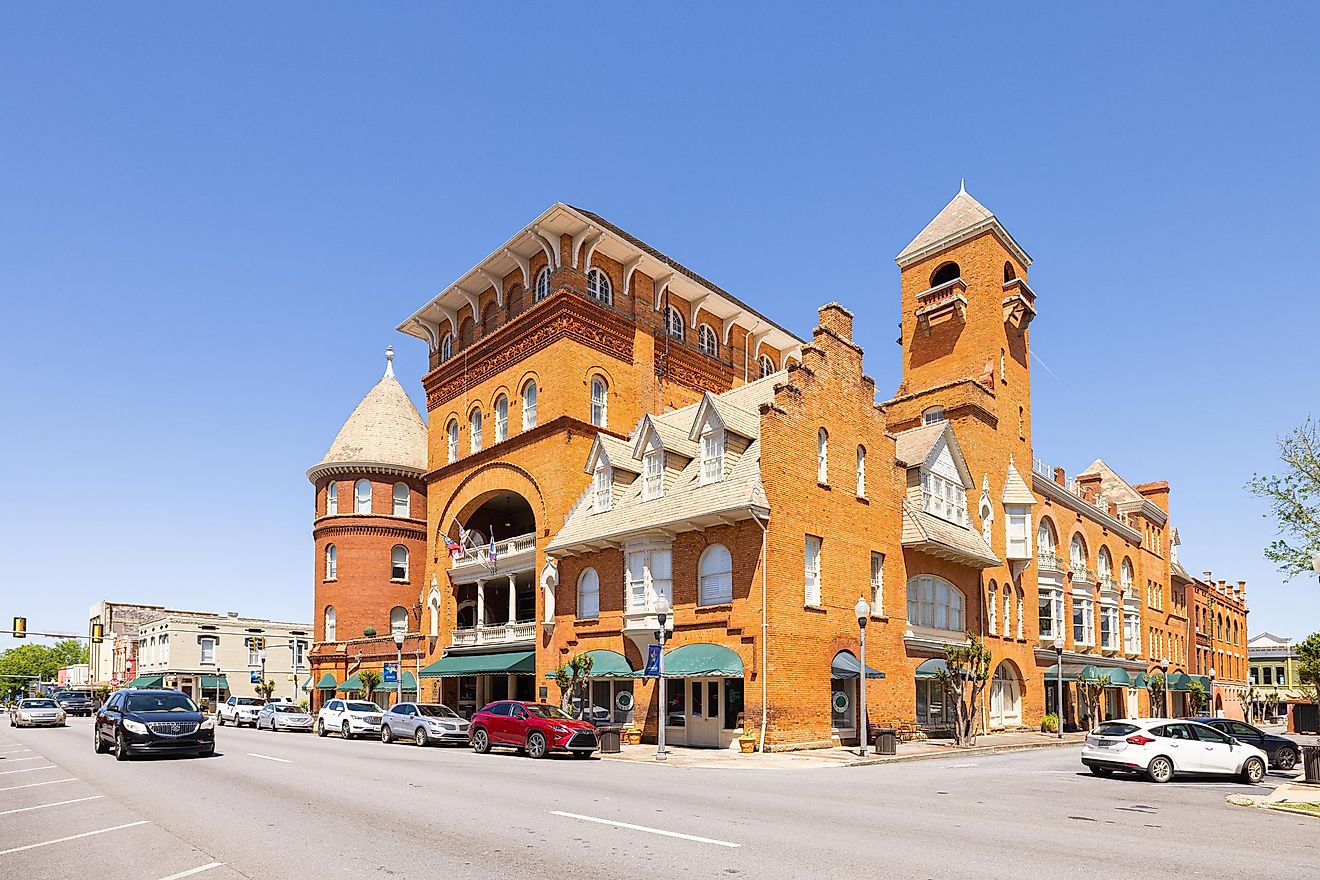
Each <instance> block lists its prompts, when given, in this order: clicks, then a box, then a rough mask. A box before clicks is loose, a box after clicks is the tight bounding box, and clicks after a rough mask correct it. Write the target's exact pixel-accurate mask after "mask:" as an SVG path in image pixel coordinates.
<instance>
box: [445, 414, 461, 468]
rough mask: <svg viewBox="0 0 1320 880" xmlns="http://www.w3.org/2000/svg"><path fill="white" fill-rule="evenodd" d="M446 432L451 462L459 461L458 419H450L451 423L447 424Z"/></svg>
mask: <svg viewBox="0 0 1320 880" xmlns="http://www.w3.org/2000/svg"><path fill="white" fill-rule="evenodd" d="M445 434H446V436H447V437H448V439H449V463H450V464H453V463H454V462H456V461H458V421H457V420H456V419H450V420H449V424H448V425H446V426H445Z"/></svg>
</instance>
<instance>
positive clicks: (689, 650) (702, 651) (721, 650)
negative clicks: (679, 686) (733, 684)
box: [665, 642, 743, 678]
mask: <svg viewBox="0 0 1320 880" xmlns="http://www.w3.org/2000/svg"><path fill="white" fill-rule="evenodd" d="M742 674H743V664H742V659H741V658H740V657H739V656H738V655H737V654H735V653H734V652H733V651H731V650H729V649H728V648H726V647H724V646H723V645H711V644H707V643H704V642H703V643H700V644H696V645H684V646H683V647H681V648H675V649H674V650H672V651H666V652H665V678H704V677H707V676H716V675H718V676H723V677H725V678H742Z"/></svg>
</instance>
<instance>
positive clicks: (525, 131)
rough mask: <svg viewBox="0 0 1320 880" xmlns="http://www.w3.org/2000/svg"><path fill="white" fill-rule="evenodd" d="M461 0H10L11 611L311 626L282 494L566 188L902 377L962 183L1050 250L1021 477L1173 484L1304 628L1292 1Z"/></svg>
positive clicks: (299, 547)
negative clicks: (424, 2) (876, 4)
mask: <svg viewBox="0 0 1320 880" xmlns="http://www.w3.org/2000/svg"><path fill="white" fill-rule="evenodd" d="M486 5H487V4H455V5H453V6H451V7H448V8H433V7H431V6H429V5H428V6H416V7H414V6H409V5H406V4H391V5H389V6H388V7H387V8H385V7H354V6H351V5H349V4H333V3H331V4H314V5H307V6H301V7H299V6H296V5H295V4H291V3H290V4H279V5H278V6H277V7H269V6H268V5H266V4H237V3H236V4H224V5H223V7H214V8H211V9H202V8H201V7H199V6H196V5H192V6H177V5H176V6H164V5H157V6H155V7H150V6H148V5H145V4H136V5H130V6H123V5H120V6H117V7H114V8H113V9H111V8H107V7H101V6H95V5H87V4H67V5H65V4H35V5H24V6H20V5H18V4H8V5H6V6H5V7H4V8H3V11H0V82H3V83H4V86H3V88H0V169H2V170H0V302H2V303H3V318H2V319H0V334H3V336H2V338H0V342H2V344H0V371H2V373H0V374H2V376H3V378H2V379H0V413H3V420H2V421H0V426H2V429H0V461H3V463H4V467H3V474H4V485H5V487H6V498H7V502H6V503H5V504H4V505H3V506H2V507H0V510H2V511H3V512H0V554H2V556H3V562H2V563H0V617H2V618H3V619H4V622H5V624H6V626H7V624H8V618H9V617H10V616H11V615H12V614H14V613H25V614H26V615H27V617H28V621H29V626H30V627H31V628H34V629H37V628H42V627H52V628H68V629H77V630H80V629H81V628H82V627H83V626H84V625H85V620H86V617H85V610H86V608H87V606H88V605H89V604H90V603H91V602H93V601H94V600H96V599H97V598H100V597H110V598H114V599H120V600H146V601H154V602H162V603H169V604H172V605H175V606H182V607H189V608H201V609H211V610H216V611H225V610H228V609H233V610H239V611H242V612H245V613H248V614H256V615H270V616H275V617H281V618H300V619H307V618H309V617H310V615H311V607H310V606H311V588H312V574H311V572H312V542H311V537H310V524H311V515H312V492H311V489H310V487H309V485H308V483H307V481H306V478H305V477H304V471H305V469H306V468H307V467H308V466H310V465H312V464H313V463H315V462H316V461H317V460H319V458H320V456H321V455H322V454H323V453H324V451H325V448H326V446H327V445H328V444H329V442H330V440H331V439H332V437H333V436H334V434H335V432H336V431H337V430H338V428H339V426H340V424H341V422H342V421H343V419H344V418H345V417H346V416H347V415H348V413H349V411H350V410H351V409H352V407H353V406H354V405H355V404H356V403H357V401H358V399H359V398H360V397H361V396H362V395H363V394H364V393H365V392H366V391H367V389H368V388H369V387H370V386H371V385H372V383H374V382H375V381H376V379H377V378H378V376H379V374H380V372H381V369H382V367H383V360H382V351H383V349H384V348H385V346H386V345H387V344H389V343H393V344H394V345H395V346H396V348H398V350H399V360H398V361H397V364H396V366H397V368H398V372H399V374H400V375H401V377H402V378H403V380H404V382H405V383H407V385H408V387H409V388H410V390H412V391H413V393H414V396H415V397H419V398H420V383H419V381H418V380H419V377H420V375H421V373H422V370H423V367H424V357H425V351H424V346H423V345H422V343H420V342H417V341H415V340H412V339H411V338H409V337H403V336H400V335H398V334H397V333H395V332H394V330H393V327H394V326H395V324H396V323H398V322H399V321H400V320H401V319H402V318H404V317H406V316H407V315H408V314H410V313H411V312H412V311H413V310H414V309H415V308H416V307H418V306H419V305H420V304H421V303H423V302H424V301H425V300H426V299H427V298H428V297H429V296H431V295H432V294H433V293H434V292H435V291H436V290H438V289H439V288H440V287H441V286H443V285H445V284H447V283H449V282H451V281H452V280H453V279H454V278H455V277H456V276H457V275H458V274H459V273H460V272H461V271H462V270H464V269H466V268H468V267H469V266H471V265H472V264H473V263H475V262H476V261H477V260H478V259H480V258H481V257H482V256H484V255H485V254H487V253H488V252H489V251H490V250H491V249H492V248H493V247H495V246H496V245H498V244H499V243H501V242H503V241H504V240H505V239H506V237H507V236H509V235H510V234H511V233H513V232H515V231H516V230H517V229H519V228H520V227H521V226H522V225H523V224H524V223H526V222H527V221H529V220H530V219H531V218H533V217H535V216H536V215H537V214H538V213H539V212H540V211H542V210H543V209H544V208H546V207H547V206H548V205H549V204H551V203H552V202H554V201H556V200H562V201H566V202H570V203H572V204H577V205H582V206H585V207H589V208H591V209H592V210H595V211H597V212H600V213H602V214H604V215H605V216H607V217H609V218H611V219H612V220H614V221H615V222H617V223H618V224H620V225H622V226H623V227H624V228H626V229H628V230H629V231H631V232H633V233H635V234H636V235H638V236H640V237H642V238H643V239H645V240H647V241H648V242H651V243H653V244H654V245H655V246H657V247H659V248H661V249H662V250H664V251H666V252H667V253H669V254H671V255H673V256H675V257H676V258H678V259H680V260H682V261H683V262H685V263H687V264H689V265H691V266H692V267H694V268H695V269H697V270H698V271H700V272H701V273H703V274H704V275H706V276H707V277H709V278H711V279H713V280H715V281H716V282H717V283H719V284H721V285H722V286H724V287H726V288H727V289H729V290H730V291H733V292H735V293H736V294H737V295H739V296H741V297H742V298H744V299H746V300H748V301H750V302H752V303H755V304H756V305H757V306H758V307H759V308H761V309H762V310H764V311H765V312H767V313H769V314H771V315H773V316H775V317H777V318H778V319H780V320H781V321H782V322H783V323H784V324H786V325H787V326H788V327H790V328H792V329H794V330H795V331H797V332H799V333H802V334H806V333H808V332H809V331H810V328H811V327H812V325H813V323H814V313H815V308H816V306H817V305H818V304H820V303H822V302H825V301H828V300H832V299H837V300H840V301H841V302H844V303H846V304H847V305H849V306H850V307H852V308H853V309H854V310H855V312H856V314H857V318H858V323H859V330H858V335H859V338H860V341H861V343H862V344H863V345H864V346H865V347H866V349H867V360H868V366H869V369H870V371H871V372H872V373H873V374H874V375H875V377H876V379H877V381H878V383H879V387H880V388H881V389H882V390H884V391H885V392H886V393H887V392H888V391H891V390H892V389H893V388H894V387H895V386H896V384H897V376H898V367H899V361H898V349H897V347H896V346H895V345H894V337H895V333H894V328H895V325H896V323H897V321H898V300H897V284H898V272H897V269H896V268H895V266H894V263H893V260H892V258H893V256H894V254H896V253H897V252H898V251H899V250H900V249H901V248H902V247H903V245H904V244H906V243H907V241H908V240H909V239H910V238H911V237H912V236H913V235H915V234H916V232H917V231H918V230H919V229H920V228H921V227H922V226H923V225H924V224H925V223H926V222H927V221H928V220H929V219H930V218H931V216H932V215H933V214H934V213H935V212H936V211H937V210H938V209H939V208H940V207H941V206H942V205H943V204H944V203H945V202H946V201H947V200H948V199H949V198H950V197H952V196H953V194H954V193H955V192H956V191H957V189H958V181H959V178H961V177H966V179H967V185H968V189H969V191H970V192H971V193H972V194H973V195H974V196H976V197H977V198H978V199H980V200H981V201H982V202H983V203H984V204H986V205H987V206H988V207H990V209H991V210H993V211H995V212H996V213H997V214H998V215H999V216H1000V218H1001V219H1002V220H1003V222H1004V223H1005V224H1006V225H1007V226H1008V227H1009V229H1010V230H1012V232H1013V233H1014V235H1015V236H1016V237H1017V238H1018V240H1019V241H1020V242H1021V243H1022V244H1023V246H1024V247H1025V248H1026V249H1027V251H1028V252H1029V253H1030V254H1031V255H1032V256H1033V257H1034V258H1035V260H1036V263H1035V265H1034V266H1033V267H1032V270H1031V281H1032V285H1033V286H1034V287H1035V289H1036V290H1037V291H1038V293H1039V295H1040V300H1039V302H1038V305H1039V309H1040V317H1039V318H1038V319H1037V321H1036V323H1035V324H1033V325H1032V343H1033V349H1034V352H1035V353H1036V354H1037V355H1038V356H1039V359H1040V361H1041V362H1043V363H1044V364H1048V366H1049V371H1048V372H1047V371H1046V370H1045V369H1041V368H1040V362H1038V363H1037V364H1036V370H1035V383H1034V390H1035V402H1034V408H1035V423H1034V430H1035V441H1036V449H1037V454H1038V455H1039V456H1040V457H1042V458H1043V459H1045V460H1047V461H1049V462H1051V463H1052V464H1058V465H1061V466H1064V467H1066V468H1067V469H1068V470H1069V471H1070V472H1075V471H1076V470H1078V469H1079V468H1081V467H1083V466H1085V465H1086V464H1088V463H1089V462H1090V461H1091V460H1092V459H1094V458H1095V457H1096V456H1097V455H1098V456H1102V457H1104V458H1105V459H1106V461H1108V462H1110V463H1111V464H1112V465H1114V466H1115V467H1117V468H1118V469H1119V470H1120V471H1121V472H1122V473H1124V474H1126V475H1127V476H1128V477H1129V478H1130V479H1132V480H1133V481H1145V480H1155V479H1167V480H1169V481H1170V483H1171V484H1172V486H1173V495H1172V504H1173V510H1174V517H1175V521H1176V523H1177V525H1178V526H1179V527H1180V529H1181V532H1182V536H1183V547H1182V558H1183V560H1184V562H1185V563H1186V565H1187V567H1188V568H1189V569H1191V570H1193V571H1195V572H1200V571H1201V570H1203V569H1206V568H1209V569H1213V570H1214V572H1215V574H1216V576H1217V577H1221V576H1222V577H1225V578H1229V579H1234V580H1236V579H1239V578H1242V579H1246V580H1247V581H1249V591H1250V592H1249V596H1250V603H1251V608H1252V613H1251V617H1250V623H1251V630H1252V631H1253V632H1257V631H1260V630H1262V629H1270V630H1273V631H1275V632H1277V633H1281V634H1285V635H1293V636H1303V635H1305V634H1306V633H1307V632H1310V631H1312V630H1315V629H1320V589H1318V588H1317V585H1316V583H1315V581H1314V579H1311V578H1308V579H1304V580H1303V579H1298V580H1294V581H1293V582H1292V583H1291V584H1285V583H1283V582H1282V581H1281V579H1280V578H1279V576H1278V575H1277V574H1276V573H1275V571H1274V570H1273V569H1272V567H1271V566H1270V564H1269V563H1267V562H1266V561H1265V560H1264V559H1263V557H1262V554H1261V548H1262V547H1263V546H1264V544H1265V543H1266V542H1267V541H1268V540H1269V539H1270V537H1271V534H1272V527H1271V526H1270V524H1269V523H1267V522H1266V521H1264V520H1263V519H1262V518H1261V514H1262V512H1263V508H1262V506H1261V505H1260V504H1259V503H1257V502H1256V501H1255V500H1254V499H1252V498H1251V497H1250V496H1249V495H1248V494H1247V493H1246V492H1245V491H1244V490H1243V488H1242V486H1243V484H1244V483H1245V482H1246V481H1247V480H1248V479H1249V478H1250V476H1251V474H1252V472H1253V470H1258V469H1262V468H1272V467H1273V466H1274V465H1275V454H1274V443H1275V438H1276V437H1277V436H1278V435H1279V434H1280V433H1282V432H1283V431H1285V430H1286V429H1287V428H1288V427H1289V426H1290V425H1293V424H1295V423H1298V422H1300V421H1302V420H1303V419H1304V418H1305V417H1306V416H1307V414H1308V413H1309V412H1312V411H1314V410H1316V409H1317V407H1316V405H1315V403H1316V394H1315V376H1316V368H1317V362H1318V359H1320V352H1318V351H1317V346H1316V344H1315V340H1316V336H1317V327H1318V326H1320V304H1318V303H1320V300H1318V298H1317V280H1316V279H1317V271H1318V270H1317V266H1316V259H1315V253H1316V244H1315V242H1316V234H1317V230H1320V209H1318V208H1317V206H1320V175H1318V174H1317V165H1316V161H1317V156H1320V137H1318V134H1320V131H1318V126H1320V121H1318V117H1317V115H1316V113H1315V108H1316V95H1317V91H1318V88H1317V87H1318V86H1320V81H1318V80H1320V74H1318V73H1317V72H1318V71H1320V65H1317V64H1316V61H1315V58H1316V48H1317V47H1316V37H1315V35H1316V33H1317V32H1320V27H1318V26H1320V20H1318V18H1320V16H1318V15H1317V11H1316V8H1315V6H1314V5H1302V4H1298V5H1295V6H1292V7H1291V8H1289V7H1285V6H1283V5H1271V6H1268V7H1262V8H1259V9H1253V10H1250V11H1247V10H1245V9H1242V10H1239V14H1237V15H1229V14H1224V9H1223V7H1218V8H1216V7H1213V6H1210V7H1207V6H1196V5H1192V4H1182V5H1177V6H1171V7H1170V8H1169V9H1168V10H1167V11H1164V12H1157V13H1152V12H1150V11H1149V10H1147V9H1146V8H1144V6H1143V5H1139V4H1131V5H1120V6H1112V5H1111V6H1107V7H1105V8H1104V9H1098V8H1097V9H1087V8H1085V7H1081V6H1077V5H1074V4H1067V5H1057V4H1050V5H1044V6H1041V7H1039V8H1035V9H1028V8H1015V9H1014V10H1013V11H1012V13H1011V14H1010V13H1009V12H1008V11H1007V9H1008V7H1005V6H1004V5H1003V4H1000V5H999V6H997V7H995V6H990V7H987V6H985V5H984V4H977V5H974V6H972V5H969V6H967V7H966V8H963V9H961V10H959V11H956V12H954V13H946V14H935V13H933V12H932V11H931V9H932V7H929V6H928V5H925V4H921V5H918V6H913V7H911V8H907V9H903V8H899V7H891V6H889V5H888V4H885V5H884V7H883V8H882V9H880V11H879V12H875V11H870V10H862V9H861V8H858V9H857V10H856V11H854V12H851V13H844V12H838V13H836V14H833V15H828V14H826V15H823V14H821V13H820V12H818V11H815V10H816V9H817V8H818V7H810V6H807V5H803V4H789V5H783V6H779V7H766V6H759V7H755V8H754V9H753V8H751V7H749V8H748V9H745V10H743V11H734V10H731V9H725V8H723V7H720V8H716V7H715V6H713V5H710V4H699V5H694V6H689V7H680V6H677V5H672V4H671V5H670V7H669V8H668V9H667V10H666V12H665V15H664V17H649V16H639V15H638V14H637V13H636V12H634V11H633V10H629V9H625V8H622V7H619V6H617V5H609V6H601V7H600V8H599V9H593V8H592V7H591V6H590V5H588V4H571V5H557V6H554V7H553V8H552V7H551V5H549V4H516V5H514V4H506V5H505V6H504V7H503V8H502V9H501V10H499V11H495V12H483V14H481V15H476V14H475V13H474V12H473V9H475V8H477V7H479V6H480V7H484V6H486ZM1014 6H1015V7H1016V6H1017V5H1016V4H1015V5H1014ZM382 9H384V10H385V11H381V10H382ZM3 644H4V642H0V645H3Z"/></svg>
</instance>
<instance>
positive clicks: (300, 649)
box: [293, 640, 307, 669]
mask: <svg viewBox="0 0 1320 880" xmlns="http://www.w3.org/2000/svg"><path fill="white" fill-rule="evenodd" d="M305 665H307V643H306V642H304V641H301V640H295V641H294V643H293V668H294V669H301V668H303V666H305Z"/></svg>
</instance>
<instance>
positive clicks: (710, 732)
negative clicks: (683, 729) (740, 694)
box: [686, 678, 724, 749]
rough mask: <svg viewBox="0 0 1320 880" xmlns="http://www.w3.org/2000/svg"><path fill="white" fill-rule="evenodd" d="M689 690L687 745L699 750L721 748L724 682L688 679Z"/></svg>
mask: <svg viewBox="0 0 1320 880" xmlns="http://www.w3.org/2000/svg"><path fill="white" fill-rule="evenodd" d="M686 685H687V689H688V705H687V713H688V714H687V744H688V745H690V746H697V747H699V748H713V749H717V748H719V747H720V727H721V725H722V719H721V717H720V714H721V707H722V706H723V705H724V692H723V688H724V680H723V679H720V678H689V679H686Z"/></svg>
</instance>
